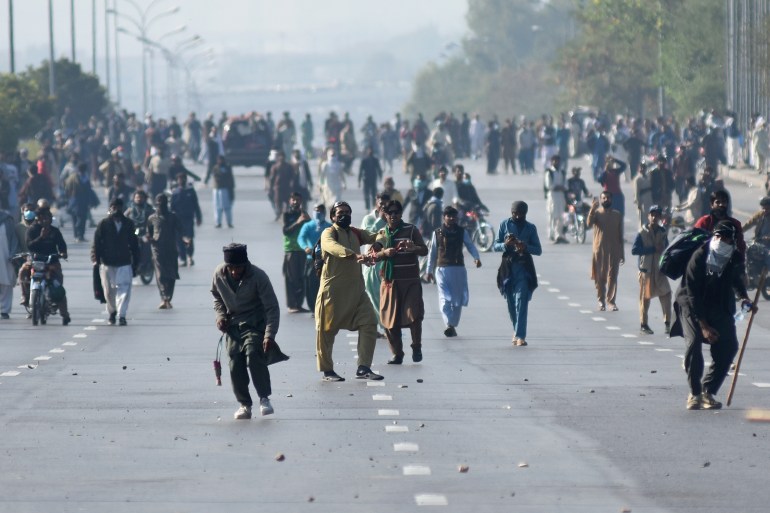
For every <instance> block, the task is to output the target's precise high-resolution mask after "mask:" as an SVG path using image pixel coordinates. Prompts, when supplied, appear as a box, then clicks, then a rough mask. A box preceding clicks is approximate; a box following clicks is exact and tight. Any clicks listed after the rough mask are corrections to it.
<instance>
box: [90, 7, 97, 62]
mask: <svg viewBox="0 0 770 513" xmlns="http://www.w3.org/2000/svg"><path fill="white" fill-rule="evenodd" d="M91 73H93V74H94V75H96V0H91Z"/></svg>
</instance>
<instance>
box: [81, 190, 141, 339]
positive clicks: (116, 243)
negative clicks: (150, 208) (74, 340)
mask: <svg viewBox="0 0 770 513" xmlns="http://www.w3.org/2000/svg"><path fill="white" fill-rule="evenodd" d="M124 210H125V208H124V205H123V200H121V199H120V198H116V199H114V200H112V201H111V202H110V210H109V215H108V216H107V217H105V218H104V219H102V220H101V221H100V222H99V224H98V225H97V227H96V231H95V232H94V244H93V246H92V247H91V262H93V264H94V265H97V266H99V274H100V276H101V278H102V288H103V289H104V297H105V299H106V300H107V310H108V312H109V314H110V319H109V322H110V324H115V320H116V317H119V318H120V321H119V322H120V325H121V326H125V325H126V324H127V322H126V313H127V312H128V303H129V301H130V300H131V280H132V279H133V277H134V275H135V274H136V268H137V266H138V265H139V242H138V240H137V238H136V233H135V228H134V222H133V221H131V220H130V219H129V218H127V217H126V216H125V215H124V214H123V211H124Z"/></svg>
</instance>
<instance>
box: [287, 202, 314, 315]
mask: <svg viewBox="0 0 770 513" xmlns="http://www.w3.org/2000/svg"><path fill="white" fill-rule="evenodd" d="M308 221H310V216H309V215H307V212H305V211H303V210H302V195H301V194H300V193H299V192H293V193H292V194H291V196H290V197H289V208H288V209H287V210H286V212H284V213H283V251H284V253H283V276H284V278H285V282H286V306H287V307H288V309H289V310H288V311H289V313H301V312H307V310H305V309H304V308H303V307H302V303H303V302H304V301H305V262H306V260H307V256H306V254H305V250H304V249H302V246H300V244H299V242H298V237H299V232H300V230H301V229H302V225H304V224H305V223H306V222H308Z"/></svg>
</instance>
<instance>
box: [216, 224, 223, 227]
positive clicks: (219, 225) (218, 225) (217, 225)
mask: <svg viewBox="0 0 770 513" xmlns="http://www.w3.org/2000/svg"><path fill="white" fill-rule="evenodd" d="M214 228H222V225H221V224H215V225H214Z"/></svg>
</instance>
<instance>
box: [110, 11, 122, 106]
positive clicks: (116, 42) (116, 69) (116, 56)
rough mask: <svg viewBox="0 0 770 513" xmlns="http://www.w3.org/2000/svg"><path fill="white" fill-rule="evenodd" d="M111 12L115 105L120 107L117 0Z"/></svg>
mask: <svg viewBox="0 0 770 513" xmlns="http://www.w3.org/2000/svg"><path fill="white" fill-rule="evenodd" d="M112 7H113V10H114V14H115V20H114V22H113V24H112V25H113V27H115V97H116V100H117V104H118V105H120V104H121V102H122V94H121V91H120V46H119V45H120V43H119V41H120V38H119V37H118V16H120V14H118V2H117V0H116V1H115V3H114V4H113V6H112Z"/></svg>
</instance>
